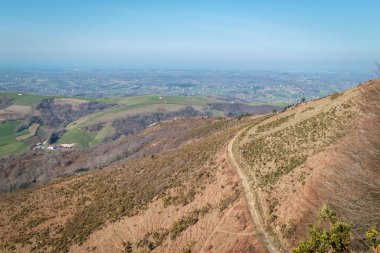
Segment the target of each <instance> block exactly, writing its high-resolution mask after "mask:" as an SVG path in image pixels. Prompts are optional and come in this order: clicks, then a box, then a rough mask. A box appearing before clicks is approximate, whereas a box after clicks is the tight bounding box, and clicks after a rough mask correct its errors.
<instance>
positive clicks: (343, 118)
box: [234, 79, 380, 251]
mask: <svg viewBox="0 0 380 253" xmlns="http://www.w3.org/2000/svg"><path fill="white" fill-rule="evenodd" d="M379 101H380V79H376V80H373V81H369V82H367V83H365V84H362V85H360V86H359V87H355V88H353V89H351V90H348V91H345V92H344V93H334V94H332V95H331V96H330V97H326V98H323V99H320V100H316V101H311V102H308V103H305V104H301V105H299V106H297V107H295V108H293V109H290V110H287V111H286V112H285V113H283V114H279V115H276V116H272V117H271V118H269V119H267V120H265V121H263V122H262V123H260V124H259V125H258V126H255V125H252V127H251V128H250V129H249V130H247V131H246V133H244V134H243V135H242V136H241V137H240V138H238V141H239V143H240V144H239V145H237V146H236V149H235V151H234V152H235V154H236V156H237V158H238V159H239V162H240V164H241V166H242V167H243V169H244V171H245V174H246V175H247V177H248V178H249V179H250V181H251V187H252V189H255V192H254V194H255V196H256V199H257V205H256V206H257V209H258V211H259V213H260V214H261V220H262V222H263V223H264V224H265V225H266V230H267V232H268V233H269V234H271V235H272V240H273V241H275V242H276V243H277V245H280V246H281V247H283V248H284V251H287V250H289V249H290V248H292V247H293V246H295V244H296V242H297V241H298V240H300V239H302V238H305V234H306V228H307V224H308V223H311V222H313V221H314V219H315V215H316V212H317V210H319V208H320V206H321V205H322V204H323V203H327V204H328V205H330V206H331V207H332V208H333V210H335V211H336V212H337V214H338V215H339V217H342V219H343V221H346V222H348V223H349V224H350V225H351V233H352V239H353V241H352V249H353V250H354V251H359V250H364V248H363V247H364V246H363V243H362V235H363V234H364V231H365V229H368V228H370V227H371V226H374V225H375V226H380V220H379V218H380V216H379V215H378V213H380V202H379V201H380V195H379V192H380V185H379V175H380V174H379V164H380V160H379V158H380V134H379V129H380V116H379V115H380V105H379ZM310 108H312V109H310Z"/></svg>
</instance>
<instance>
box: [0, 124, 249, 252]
mask: <svg viewBox="0 0 380 253" xmlns="http://www.w3.org/2000/svg"><path fill="white" fill-rule="evenodd" d="M217 121H218V122H220V123H219V124H218V126H219V127H217V128H211V129H209V128H205V129H204V130H203V129H202V128H199V129H198V130H196V133H197V136H194V134H191V138H192V139H191V140H193V141H191V142H189V143H188V144H184V145H181V146H179V147H178V146H177V148H176V149H174V150H166V151H164V152H161V153H155V154H154V155H147V156H142V157H140V158H136V159H130V160H128V161H127V162H124V163H121V164H120V165H115V166H112V167H110V168H107V169H104V170H100V171H96V172H92V173H87V174H84V175H82V176H80V177H75V176H74V177H71V178H67V179H61V180H58V181H55V182H52V183H49V184H48V185H46V186H41V187H38V188H34V189H33V188H32V189H29V190H25V191H20V192H17V193H13V194H10V195H8V196H3V197H2V201H1V204H0V205H1V212H0V217H1V221H0V225H1V227H2V228H3V229H2V230H1V231H0V232H1V234H0V239H1V240H0V241H1V246H0V248H1V249H2V250H3V251H19V250H21V249H27V250H28V251H32V252H38V251H45V252H46V251H47V252H64V251H67V250H69V249H70V247H71V246H72V245H81V244H82V243H84V242H85V241H86V240H87V239H88V237H89V236H90V235H91V234H92V233H93V232H94V231H96V230H99V229H101V228H102V227H103V226H104V225H105V224H106V223H109V222H116V221H118V220H120V219H122V218H123V217H132V216H135V215H139V213H141V212H143V211H144V210H146V208H147V207H148V205H149V204H150V203H151V202H152V201H154V200H156V199H162V200H163V201H162V203H163V205H166V206H171V205H177V206H179V207H181V206H186V205H187V204H188V203H190V202H192V201H193V200H194V198H195V197H196V196H197V195H198V194H201V193H202V191H203V190H204V189H205V187H206V186H207V185H208V184H210V183H212V182H214V181H215V180H216V178H215V173H216V171H217V170H216V168H217V166H218V165H217V163H216V161H215V155H216V153H217V152H218V151H219V150H220V149H221V147H223V146H224V145H225V144H226V143H227V142H228V140H229V139H230V138H231V137H232V136H233V135H234V134H235V132H236V131H237V129H239V128H240V127H241V125H242V123H243V122H241V121H238V120H237V119H220V120H217ZM195 126H196V125H195ZM211 126H213V124H211ZM204 133H207V135H206V136H204V137H202V136H203V135H204ZM198 136H199V138H200V139H199V140H197V139H198V138H196V137H198ZM189 138H190V137H189ZM194 138H195V140H194ZM185 139H187V138H185ZM185 139H184V140H185ZM235 199H236V198H235V197H234V199H229V200H226V203H225V204H224V206H225V207H227V206H228V205H229V203H231V202H233V201H234V200H235ZM20 203H22V204H21V205H20ZM211 207H212V206H211V205H205V206H203V207H201V208H198V209H194V210H193V211H191V212H189V213H188V214H187V215H184V216H183V217H182V218H180V219H179V220H177V221H176V222H174V223H173V224H172V226H171V227H170V228H165V229H167V231H165V230H162V231H156V232H157V233H151V234H149V235H148V236H146V238H142V239H141V243H140V246H141V247H147V248H148V249H150V250H152V249H154V248H156V247H158V246H160V242H162V241H163V240H164V239H166V237H167V236H169V237H170V239H171V240H175V239H176V238H177V237H178V236H179V235H180V234H181V233H183V232H184V231H185V230H187V228H188V227H190V226H192V225H194V224H196V223H197V222H198V220H199V219H201V218H202V217H203V216H204V215H205V214H207V213H208V212H209V210H210V208H211ZM11 228H12V229H11ZM6 231H11V232H6ZM123 247H124V251H125V252H130V250H131V248H133V247H136V245H135V244H131V242H125V244H124V245H123Z"/></svg>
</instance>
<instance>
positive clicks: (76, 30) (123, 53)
mask: <svg viewBox="0 0 380 253" xmlns="http://www.w3.org/2000/svg"><path fill="white" fill-rule="evenodd" d="M378 13H380V2H379V1H375V0H368V1H354V0H351V1H334V2H332V1H318V2H307V3H306V2H302V3H301V2H300V1H294V0H293V1H286V3H285V1H279V0H276V1H270V2H268V1H266V2H259V1H238V2H234V3H226V2H220V1H192V2H191V3H184V2H183V1H144V2H135V3H131V2H125V1H112V3H106V2H104V1H91V2H87V1H73V0H69V1H65V2H54V3H53V2H52V1H46V0H40V1H33V2H32V1H26V0H13V1H8V0H5V1H2V2H1V3H0V67H1V68H103V69H104V68H106V69H107V68H108V69H109V68H123V69H134V68H140V69H157V68H163V69H223V70H228V69H233V70H288V71H291V70H295V71H313V70H315V71H334V70H359V71H372V70H373V69H375V64H374V63H375V61H378V60H379V59H380V34H379V33H377V32H376V31H377V29H378V27H377V26H378V24H379V23H380V16H379V15H378Z"/></svg>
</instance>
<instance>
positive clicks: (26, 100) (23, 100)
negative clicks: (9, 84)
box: [0, 92, 49, 107]
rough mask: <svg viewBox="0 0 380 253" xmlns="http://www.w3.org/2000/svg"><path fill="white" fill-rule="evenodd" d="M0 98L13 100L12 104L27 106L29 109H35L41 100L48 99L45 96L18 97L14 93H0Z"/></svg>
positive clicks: (27, 95)
mask: <svg viewBox="0 0 380 253" xmlns="http://www.w3.org/2000/svg"><path fill="white" fill-rule="evenodd" d="M0 97H10V98H12V99H13V103H14V104H16V105H28V106H31V107H36V106H37V105H38V104H39V103H40V102H41V100H42V99H44V98H49V97H47V96H41V95H35V94H22V95H18V93H15V92H0Z"/></svg>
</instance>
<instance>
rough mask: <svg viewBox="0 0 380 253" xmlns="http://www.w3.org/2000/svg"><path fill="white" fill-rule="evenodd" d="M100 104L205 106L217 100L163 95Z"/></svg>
mask: <svg viewBox="0 0 380 253" xmlns="http://www.w3.org/2000/svg"><path fill="white" fill-rule="evenodd" d="M97 101H100V102H115V103H122V104H128V105H141V104H145V105H146V104H179V105H188V106H204V105H206V104H207V103H212V102H217V101H216V100H212V99H208V98H205V97H181V96H161V95H144V96H136V97H126V98H104V99H97Z"/></svg>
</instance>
